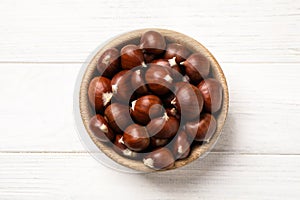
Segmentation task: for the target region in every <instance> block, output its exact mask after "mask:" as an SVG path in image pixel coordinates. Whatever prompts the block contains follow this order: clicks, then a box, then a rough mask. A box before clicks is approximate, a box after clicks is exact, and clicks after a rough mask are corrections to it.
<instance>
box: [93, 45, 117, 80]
mask: <svg viewBox="0 0 300 200" xmlns="http://www.w3.org/2000/svg"><path fill="white" fill-rule="evenodd" d="M119 66H120V53H119V50H118V49H116V48H110V49H107V50H106V51H104V53H103V54H102V55H101V56H100V58H99V60H98V63H97V70H98V72H99V73H100V75H101V76H105V77H107V78H111V77H112V76H113V75H114V74H116V73H117V72H118V71H119V70H120V67H119Z"/></svg>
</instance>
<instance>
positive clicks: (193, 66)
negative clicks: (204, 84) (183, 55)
mask: <svg viewBox="0 0 300 200" xmlns="http://www.w3.org/2000/svg"><path fill="white" fill-rule="evenodd" d="M182 64H183V65H184V69H185V73H186V75H187V76H188V77H189V78H190V80H191V82H192V83H194V84H198V83H199V82H200V81H201V80H202V79H203V78H206V77H207V76H208V74H209V71H210V63H209V60H208V59H207V58H206V57H205V56H204V55H202V54H201V53H193V54H192V55H190V56H189V57H188V58H187V60H186V61H184V62H183V63H182Z"/></svg>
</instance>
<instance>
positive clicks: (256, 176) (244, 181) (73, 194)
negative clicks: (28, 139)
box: [0, 153, 300, 200]
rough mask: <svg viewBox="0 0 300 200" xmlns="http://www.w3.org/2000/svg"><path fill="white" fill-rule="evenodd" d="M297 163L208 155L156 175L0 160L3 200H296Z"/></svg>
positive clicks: (21, 158)
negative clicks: (186, 165) (109, 199)
mask: <svg viewBox="0 0 300 200" xmlns="http://www.w3.org/2000/svg"><path fill="white" fill-rule="evenodd" d="M299 187H300V157H299V155H297V156H295V155H293V156H283V155H239V154H230V153H229V154H228V153H212V154H211V155H210V156H208V157H206V158H205V159H204V160H202V161H196V162H194V163H192V164H191V165H189V166H188V167H185V168H179V169H177V170H176V171H169V172H164V173H157V174H153V173H152V174H144V175H143V174H142V175H138V174H126V173H119V172H116V171H114V170H112V169H108V168H106V167H104V166H102V165H100V164H99V163H97V162H96V161H95V160H93V159H92V158H91V157H90V156H89V155H88V154H85V153H81V154H52V153H48V154H43V153H42V154H41V153H36V154H26V153H25V154H24V153H21V154H14V153H13V154H11V153H1V154H0V197H1V199H2V200H15V199H22V200H32V199H43V200H48V199H49V200H79V199H86V198H87V197H88V198H89V199H90V200H96V199H107V198H108V197H114V199H124V200H127V199H128V200H137V199H145V200H161V199H170V200H171V199H172V200H181V199H182V200H183V199H224V200H225V199H249V200H250V199H251V200H252V199H291V200H292V199H299V195H300V191H299Z"/></svg>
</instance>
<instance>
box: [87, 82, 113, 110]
mask: <svg viewBox="0 0 300 200" xmlns="http://www.w3.org/2000/svg"><path fill="white" fill-rule="evenodd" d="M112 95H113V94H112V90H111V85H110V80H109V79H108V78H105V77H102V76H98V77H95V78H93V79H92V80H91V82H90V85H89V89H88V97H89V101H90V103H91V105H92V106H93V107H94V108H95V110H96V112H102V111H103V110H104V108H105V106H106V105H108V104H109V102H110V100H111V97H112Z"/></svg>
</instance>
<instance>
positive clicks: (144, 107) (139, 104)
mask: <svg viewBox="0 0 300 200" xmlns="http://www.w3.org/2000/svg"><path fill="white" fill-rule="evenodd" d="M162 113H163V107H162V102H161V100H160V99H159V98H158V97H157V96H155V95H146V96H142V97H140V98H138V99H137V100H135V101H133V102H132V103H131V116H132V118H133V119H134V120H135V121H136V122H137V123H139V124H141V125H146V124H147V123H148V122H149V121H150V120H151V118H155V117H159V116H161V115H162Z"/></svg>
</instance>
